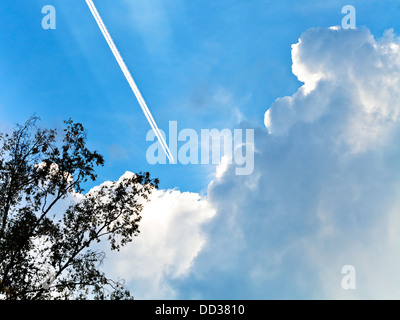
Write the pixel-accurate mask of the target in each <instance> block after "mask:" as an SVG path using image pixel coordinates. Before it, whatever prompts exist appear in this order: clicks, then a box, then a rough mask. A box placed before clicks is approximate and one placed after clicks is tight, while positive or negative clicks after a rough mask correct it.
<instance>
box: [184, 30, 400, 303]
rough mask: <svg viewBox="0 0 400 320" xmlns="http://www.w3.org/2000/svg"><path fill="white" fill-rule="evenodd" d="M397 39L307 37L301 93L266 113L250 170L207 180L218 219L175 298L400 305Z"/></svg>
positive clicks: (321, 33) (361, 34)
mask: <svg viewBox="0 0 400 320" xmlns="http://www.w3.org/2000/svg"><path fill="white" fill-rule="evenodd" d="M399 44H400V41H399V39H398V38H396V37H395V36H394V35H393V33H392V32H390V31H389V32H386V33H385V35H384V36H383V38H382V39H379V40H376V39H375V38H374V37H373V36H372V35H371V33H370V32H369V30H367V29H365V28H364V29H357V30H342V29H340V28H327V29H311V30H308V31H306V32H305V33H304V34H303V35H302V36H301V38H300V40H299V43H298V44H296V45H294V46H293V51H292V58H293V72H294V74H295V75H296V76H298V78H299V80H301V81H302V82H304V86H303V87H301V88H299V90H298V91H297V92H296V93H295V94H294V95H293V96H290V97H284V98H280V99H278V100H277V101H276V102H275V103H274V104H273V105H272V106H271V108H270V109H269V110H268V111H267V112H266V115H265V125H266V127H267V129H268V131H269V134H268V133H266V132H265V130H262V129H260V130H257V131H256V140H255V146H256V149H257V150H258V152H257V153H256V155H255V156H256V158H255V170H254V174H253V175H250V176H242V177H240V176H235V174H234V170H233V167H232V166H229V167H226V166H225V167H223V169H224V170H223V171H224V172H223V174H220V175H219V177H218V179H217V180H215V181H213V182H212V183H211V184H210V187H209V190H208V198H209V201H211V203H212V205H213V206H214V207H215V209H216V210H217V212H218V214H217V215H216V216H215V218H214V219H213V220H212V222H211V224H210V225H208V226H207V230H208V234H209V237H210V241H208V242H207V245H206V246H205V247H204V249H203V250H202V251H201V253H200V254H199V257H198V258H197V259H196V263H195V265H194V266H193V268H192V269H191V274H190V277H189V278H188V279H187V281H186V282H185V283H182V284H180V286H179V290H180V297H202V298H221V299H224V298H225V299H226V298H228V299H229V298H258V299H260V298H261V299H262V298H399V291H398V287H399V286H400V280H399V279H400V277H399V275H400V274H399V271H398V270H400V259H399V258H397V257H398V254H397V251H398V248H399V245H400V241H399V240H400V237H399V236H398V234H399V231H400V218H399V216H400V214H399V212H400V203H399V201H398V198H399V192H400V189H399V185H400V184H399V182H400V145H399V143H398V141H399V137H400V134H399V129H400V122H399V110H400V85H399V84H400V55H399V52H398V51H399ZM348 264H350V265H354V266H355V268H356V270H357V290H355V291H347V290H343V289H342V288H341V279H342V277H343V275H342V274H341V268H342V267H343V266H344V265H348Z"/></svg>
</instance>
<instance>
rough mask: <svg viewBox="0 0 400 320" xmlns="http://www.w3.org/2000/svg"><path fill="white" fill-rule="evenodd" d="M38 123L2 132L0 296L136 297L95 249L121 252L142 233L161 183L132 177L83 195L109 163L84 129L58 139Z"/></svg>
mask: <svg viewBox="0 0 400 320" xmlns="http://www.w3.org/2000/svg"><path fill="white" fill-rule="evenodd" d="M37 121H38V118H37V117H31V118H30V119H29V120H28V121H27V122H26V123H25V124H24V125H17V126H16V128H15V129H14V130H13V131H12V133H9V134H0V297H1V298H5V299H127V298H128V299H129V298H131V295H130V292H129V291H128V290H127V289H126V288H125V286H124V284H123V282H121V281H114V280H112V279H109V278H107V277H106V275H105V274H104V273H103V272H102V271H101V270H100V269H99V266H100V265H101V263H102V261H103V259H104V257H105V254H104V252H103V251H101V250H99V249H96V248H94V247H95V245H96V243H98V242H100V241H102V240H104V241H106V242H107V243H108V244H109V245H110V248H111V250H119V249H120V247H121V246H123V245H125V244H127V243H129V242H130V241H132V239H133V237H134V236H136V235H138V233H139V230H138V222H139V221H140V219H141V216H140V213H141V210H142V208H143V203H144V202H145V201H148V196H149V195H150V193H151V192H152V190H154V189H155V188H157V187H158V180H157V179H150V174H149V173H148V172H147V173H138V174H132V175H131V176H126V175H125V176H124V177H123V178H122V179H120V180H119V181H118V182H110V183H108V184H103V185H101V186H100V187H97V188H95V189H93V190H92V191H91V192H90V193H88V194H85V195H83V192H84V190H83V187H82V185H83V184H84V183H85V182H87V181H88V180H91V181H94V180H95V179H96V177H97V175H96V173H95V170H94V168H95V167H96V166H103V165H104V159H103V157H102V156H101V155H100V154H99V153H98V152H96V151H94V152H91V151H90V150H89V149H87V147H86V131H85V129H84V127H83V126H82V124H80V123H74V122H73V121H72V120H71V119H70V120H68V121H65V125H66V126H65V129H64V132H63V135H62V137H59V136H58V135H57V130H48V129H41V128H39V127H38V126H37ZM65 203H68V205H65ZM63 204H64V207H65V208H64V209H60V207H61V208H62V206H63Z"/></svg>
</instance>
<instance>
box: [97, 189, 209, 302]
mask: <svg viewBox="0 0 400 320" xmlns="http://www.w3.org/2000/svg"><path fill="white" fill-rule="evenodd" d="M214 214H215V211H214V210H213V209H212V208H211V206H210V205H209V203H208V202H207V201H206V200H205V199H203V200H201V201H200V196H199V195H198V194H196V193H189V192H184V193H182V192H180V191H177V190H156V191H154V192H153V194H152V195H151V197H150V202H148V203H147V204H146V205H145V207H144V209H143V211H142V217H143V219H142V221H141V222H140V231H141V232H140V235H139V236H138V237H137V238H135V239H134V241H133V242H132V243H130V244H128V245H127V246H125V247H123V248H122V249H121V251H120V252H117V253H115V254H114V253H110V254H108V257H109V258H108V259H107V260H108V262H107V263H106V266H105V267H106V269H109V272H107V273H114V274H115V275H117V276H118V277H121V278H123V279H124V280H126V282H127V284H129V287H130V288H131V290H132V293H133V295H134V296H135V298H136V299H173V298H175V297H176V293H175V291H174V289H173V288H172V287H171V285H170V284H169V280H174V279H178V278H184V277H185V275H186V274H187V272H188V270H189V269H190V267H191V266H192V263H193V261H194V259H195V258H196V256H197V255H198V253H199V252H200V250H201V249H202V247H203V245H204V244H205V241H206V236H205V234H204V233H203V232H202V230H201V226H202V225H203V224H204V223H206V222H208V221H209V220H210V219H211V218H212V217H213V216H214Z"/></svg>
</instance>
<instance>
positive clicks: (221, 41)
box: [0, 0, 398, 192]
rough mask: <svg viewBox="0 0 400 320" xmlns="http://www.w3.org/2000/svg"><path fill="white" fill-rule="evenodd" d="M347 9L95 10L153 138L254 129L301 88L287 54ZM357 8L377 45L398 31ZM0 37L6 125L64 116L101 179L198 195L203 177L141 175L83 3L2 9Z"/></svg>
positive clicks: (141, 137)
mask: <svg viewBox="0 0 400 320" xmlns="http://www.w3.org/2000/svg"><path fill="white" fill-rule="evenodd" d="M129 3H131V4H129ZM46 4H52V5H54V7H55V8H56V10H57V29H56V30H48V31H45V30H43V29H42V28H41V19H42V18H43V17H44V15H43V14H41V8H42V7H43V6H44V5H46ZM344 4H346V2H343V1H324V2H318V3H316V2H315V1H279V3H276V1H252V2H251V3H248V2H244V1H220V2H218V3H217V4H216V3H214V2H211V1H201V2H200V1H196V2H187V1H186V2H185V1H168V2H165V1H148V2H144V1H138V3H137V4H135V2H134V1H113V2H111V1H104V0H103V1H97V3H96V6H97V7H98V10H99V12H100V14H101V15H102V17H103V20H104V21H105V23H106V25H107V26H108V28H109V31H110V33H111V35H112V36H113V38H114V40H115V42H116V45H117V47H118V48H119V50H120V52H121V54H122V56H123V58H124V60H125V61H126V63H127V65H128V67H129V68H130V69H131V72H132V75H133V77H134V78H135V80H136V82H137V83H138V86H139V89H140V90H141V91H142V94H143V96H144V98H145V99H146V101H147V103H148V105H149V107H150V110H151V111H152V112H153V115H154V117H155V119H156V121H157V123H158V124H159V126H160V128H162V129H167V128H168V121H169V120H177V121H178V128H180V129H183V128H193V129H195V130H199V129H201V128H220V129H223V128H234V127H238V121H240V120H245V121H247V122H248V123H249V127H256V126H260V125H262V120H263V114H264V112H265V109H266V108H268V107H269V106H270V105H271V104H272V103H273V101H274V100H275V99H276V98H277V97H280V96H285V95H289V94H291V93H292V92H294V91H295V90H296V89H297V88H298V86H299V85H300V83H299V82H298V81H297V79H296V77H294V76H293V74H292V73H291V58H290V46H291V44H293V43H295V42H296V41H297V39H298V38H299V36H300V35H301V33H302V32H303V31H305V30H307V29H309V28H311V27H329V26H331V25H338V24H340V22H341V18H342V15H341V12H340V11H341V8H342V6H343V5H344ZM354 4H355V5H357V24H358V25H367V26H368V28H370V30H371V31H372V32H373V33H374V34H376V35H378V36H379V35H381V34H382V32H383V30H384V29H386V28H388V27H390V28H394V30H396V26H397V25H398V22H397V20H398V19H397V18H396V14H394V12H396V8H397V7H398V4H397V3H396V1H385V2H384V4H383V3H382V2H379V1H358V2H354ZM0 27H1V29H2V30H4V32H2V33H1V44H0V45H1V50H0V55H1V56H0V58H1V59H0V63H1V67H2V70H3V75H4V78H3V79H2V81H1V86H2V92H3V94H2V95H1V101H0V107H1V112H2V119H3V121H4V122H5V123H15V122H22V121H24V119H26V118H27V117H29V116H30V115H32V114H33V113H36V114H37V115H38V116H40V117H41V118H42V120H43V123H44V124H45V125H48V126H53V127H54V126H61V125H62V120H64V119H66V118H69V117H72V118H73V119H74V120H76V121H81V122H82V123H83V124H84V125H85V126H86V128H87V129H88V132H89V143H90V145H91V146H93V148H96V149H98V150H99V151H101V152H102V153H103V154H104V155H105V156H106V160H107V162H106V167H105V168H104V169H101V170H100V171H99V173H100V177H99V180H109V179H117V178H118V177H119V176H120V175H121V174H123V173H124V172H125V171H126V170H131V171H140V170H150V171H151V172H152V173H153V175H154V176H157V177H159V178H160V180H161V185H162V186H163V187H166V188H170V187H178V188H181V189H182V190H187V191H195V192H200V191H201V190H203V189H204V188H206V186H207V184H208V183H209V177H208V175H205V174H204V173H205V170H204V169H205V168H200V167H197V166H191V167H190V166H187V167H182V166H176V167H175V166H168V167H167V166H154V167H153V166H152V167H149V165H148V164H147V162H146V159H145V152H146V149H147V147H148V145H149V143H148V142H146V141H145V134H146V133H147V131H148V130H149V129H150V128H149V125H148V123H147V122H146V121H145V118H144V116H143V114H142V113H141V110H140V108H139V105H138V104H137V102H136V100H135V97H134V96H133V94H132V92H131V91H130V89H129V87H128V85H127V83H126V81H125V79H124V78H123V75H122V73H121V71H120V69H119V68H118V65H117V64H116V61H115V60H114V59H113V57H112V54H111V52H110V50H109V48H108V47H107V44H106V42H105V40H104V39H103V37H102V35H101V33H100V32H99V30H98V27H97V25H96V24H95V21H94V19H93V18H92V16H91V14H90V11H89V12H88V8H87V6H86V4H85V2H84V1H81V0H71V1H68V2H65V1H57V0H55V1H52V2H51V3H50V2H49V1H47V2H46V1H20V0H18V1H13V2H9V1H8V2H7V3H4V4H3V5H2V10H1V19H0ZM238 113H239V114H241V115H242V116H241V117H240V118H239V117H238ZM105 128H107V129H106V130H104V129H105ZM208 170H211V171H212V169H210V168H208ZM206 172H207V171H206Z"/></svg>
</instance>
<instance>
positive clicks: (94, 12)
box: [86, 0, 174, 162]
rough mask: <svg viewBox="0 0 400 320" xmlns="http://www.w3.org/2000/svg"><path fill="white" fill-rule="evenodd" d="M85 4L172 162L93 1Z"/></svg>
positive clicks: (166, 147) (162, 139)
mask: <svg viewBox="0 0 400 320" xmlns="http://www.w3.org/2000/svg"><path fill="white" fill-rule="evenodd" d="M86 3H87V5H88V6H89V9H90V11H91V12H92V15H93V17H94V19H95V20H96V22H97V24H98V26H99V28H100V30H101V32H102V33H103V36H104V38H105V39H106V41H107V43H108V45H109V47H110V49H111V51H112V53H113V54H114V57H115V59H116V60H117V62H118V64H119V66H120V68H121V70H122V72H123V73H124V75H125V78H126V80H127V81H128V83H129V85H130V87H131V89H132V91H133V93H134V94H135V96H136V99H137V101H138V102H139V105H140V107H141V108H142V110H143V113H144V115H145V116H146V118H147V121H148V122H149V124H150V126H151V128H152V129H153V131H154V133H155V135H156V136H157V139H158V141H159V142H160V144H161V147H162V148H163V150H164V152H165V154H166V155H167V157H168V159H169V161H170V162H174V158H173V156H172V154H171V151H170V150H169V148H168V146H167V143H166V142H165V140H164V137H163V136H162V134H161V132H160V129H159V128H158V126H157V124H156V122H155V121H154V118H153V116H152V115H151V112H150V110H149V108H148V107H147V104H146V102H145V101H144V99H143V97H142V94H141V93H140V91H139V89H138V87H137V85H136V83H135V81H134V80H133V77H132V75H131V73H130V72H129V69H128V67H127V66H126V64H125V62H124V60H123V59H122V57H121V54H120V53H119V51H118V49H117V47H116V46H115V44H114V41H113V39H112V38H111V36H110V33H109V32H108V30H107V28H106V26H105V24H104V22H103V20H102V19H101V17H100V15H99V13H98V11H97V9H96V7H95V5H94V3H93V1H92V0H86Z"/></svg>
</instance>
